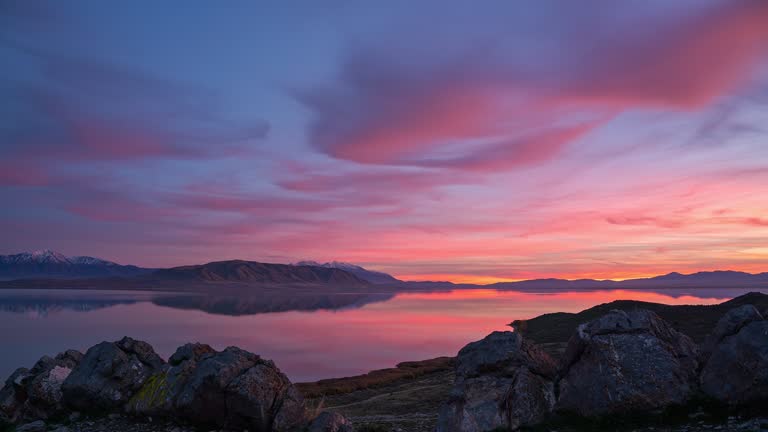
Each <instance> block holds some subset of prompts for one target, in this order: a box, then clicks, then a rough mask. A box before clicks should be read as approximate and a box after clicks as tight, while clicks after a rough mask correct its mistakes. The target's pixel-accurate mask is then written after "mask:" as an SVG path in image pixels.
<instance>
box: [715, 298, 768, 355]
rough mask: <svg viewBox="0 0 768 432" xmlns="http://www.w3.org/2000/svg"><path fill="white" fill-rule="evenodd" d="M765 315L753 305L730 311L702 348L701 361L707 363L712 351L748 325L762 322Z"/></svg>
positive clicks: (716, 326) (718, 323)
mask: <svg viewBox="0 0 768 432" xmlns="http://www.w3.org/2000/svg"><path fill="white" fill-rule="evenodd" d="M762 320H763V315H762V314H761V313H760V312H759V311H758V310H757V308H755V307H754V306H752V305H749V304H747V305H742V306H739V307H736V308H733V309H731V310H729V311H728V312H727V313H726V314H725V315H723V317H722V318H720V320H719V321H718V322H717V325H715V328H714V330H712V333H710V334H709V336H707V338H706V340H705V341H704V343H703V344H702V346H701V361H702V363H705V362H706V361H707V359H708V358H709V356H710V355H712V351H714V350H715V348H716V347H717V345H718V344H720V342H722V341H723V339H725V338H727V337H729V336H733V335H735V334H736V333H738V332H739V331H740V330H741V329H742V328H743V327H745V326H746V325H747V324H749V323H752V322H755V321H762Z"/></svg>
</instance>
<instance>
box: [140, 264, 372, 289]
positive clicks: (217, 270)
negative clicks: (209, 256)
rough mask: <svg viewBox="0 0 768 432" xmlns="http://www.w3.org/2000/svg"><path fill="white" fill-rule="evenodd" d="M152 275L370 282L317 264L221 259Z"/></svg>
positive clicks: (161, 277)
mask: <svg viewBox="0 0 768 432" xmlns="http://www.w3.org/2000/svg"><path fill="white" fill-rule="evenodd" d="M149 277H150V278H151V279H153V280H161V281H197V282H247V283H259V284H325V285H339V286H360V285H368V284H369V282H368V281H366V280H364V279H361V278H359V277H357V276H355V275H354V274H352V273H350V272H347V271H344V270H340V269H336V268H326V267H316V266H304V265H289V264H268V263H260V262H255V261H241V260H233V261H218V262H211V263H208V264H202V265H191V266H182V267H173V268H169V269H162V270H157V271H155V272H154V273H152V274H151V275H149Z"/></svg>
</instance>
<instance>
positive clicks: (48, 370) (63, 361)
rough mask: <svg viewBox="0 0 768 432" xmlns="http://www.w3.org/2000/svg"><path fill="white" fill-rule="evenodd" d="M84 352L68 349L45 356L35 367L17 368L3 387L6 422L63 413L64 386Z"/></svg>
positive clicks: (0, 411) (0, 412) (0, 413)
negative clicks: (53, 355)
mask: <svg viewBox="0 0 768 432" xmlns="http://www.w3.org/2000/svg"><path fill="white" fill-rule="evenodd" d="M82 358H83V355H82V354H81V353H79V352H78V351H74V350H69V351H66V352H63V353H60V354H59V355H57V356H56V357H55V358H51V357H48V356H44V357H42V358H41V359H40V360H38V361H37V363H35V365H34V366H33V367H32V369H23V368H22V369H17V370H16V371H15V372H14V373H13V374H12V375H11V377H10V378H9V379H8V380H7V381H6V384H5V387H3V389H2V390H0V418H1V419H2V420H3V421H5V422H6V423H18V422H20V421H31V420H38V419H48V418H50V417H52V416H55V415H58V414H61V413H63V412H64V407H63V406H62V392H61V386H62V383H63V382H64V380H65V379H66V378H67V377H68V376H69V375H70V373H71V372H72V370H73V369H74V368H75V367H76V366H77V365H78V364H79V363H80V361H81V360H82Z"/></svg>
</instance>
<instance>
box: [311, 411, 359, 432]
mask: <svg viewBox="0 0 768 432" xmlns="http://www.w3.org/2000/svg"><path fill="white" fill-rule="evenodd" d="M354 430H355V429H354V427H352V423H351V422H350V421H349V420H347V418H346V417H344V416H343V415H341V414H339V413H336V412H329V411H323V412H322V413H320V415H319V416H317V417H316V418H315V419H314V420H312V423H310V424H309V428H308V429H307V432H354Z"/></svg>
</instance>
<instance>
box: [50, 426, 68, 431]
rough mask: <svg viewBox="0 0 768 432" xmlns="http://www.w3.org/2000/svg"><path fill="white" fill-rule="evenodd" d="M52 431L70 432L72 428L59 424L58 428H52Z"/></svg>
mask: <svg viewBox="0 0 768 432" xmlns="http://www.w3.org/2000/svg"><path fill="white" fill-rule="evenodd" d="M51 432H70V430H69V428H68V427H66V426H59V427H57V428H56V429H54V430H52V431H51Z"/></svg>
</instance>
